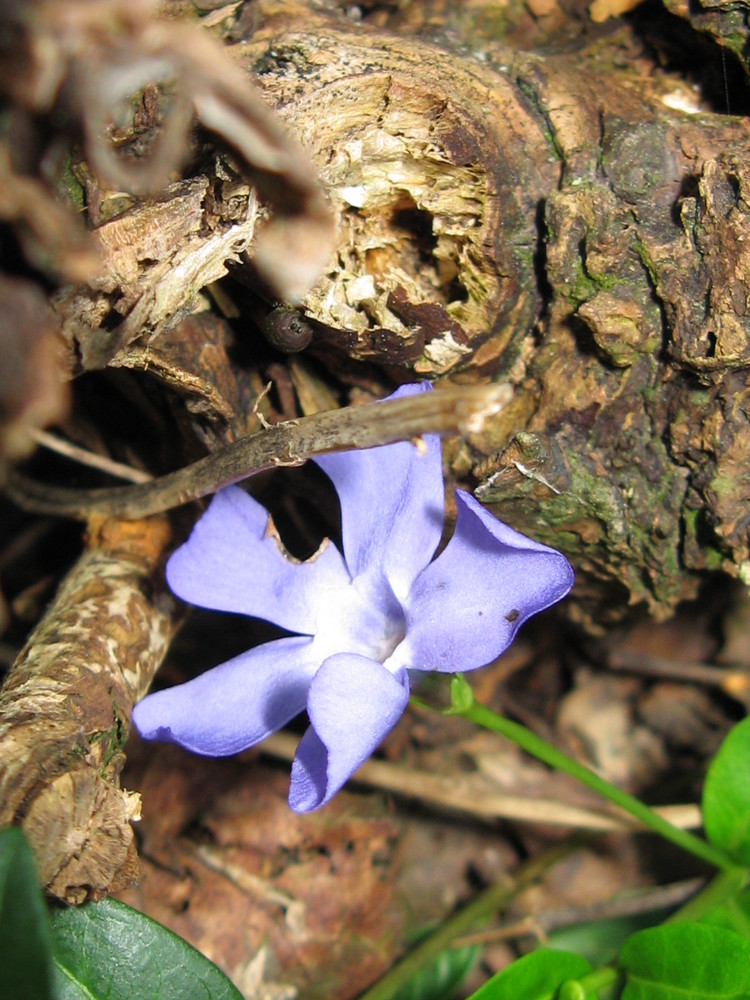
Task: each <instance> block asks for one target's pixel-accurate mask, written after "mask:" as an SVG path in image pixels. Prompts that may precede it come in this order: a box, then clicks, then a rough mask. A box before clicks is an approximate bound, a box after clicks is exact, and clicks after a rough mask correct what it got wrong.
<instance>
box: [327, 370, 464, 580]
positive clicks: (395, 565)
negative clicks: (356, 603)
mask: <svg viewBox="0 0 750 1000" xmlns="http://www.w3.org/2000/svg"><path fill="white" fill-rule="evenodd" d="M429 390H430V386H429V384H428V383H426V382H423V383H421V384H419V385H405V386H402V387H401V388H400V389H398V390H397V391H396V392H394V393H393V395H392V396H389V397H388V398H389V399H394V398H397V397H399V396H407V395H413V394H415V393H418V392H425V391H429ZM424 442H425V445H426V449H427V450H426V453H423V452H422V449H421V448H420V449H417V448H416V447H415V446H414V445H413V444H411V443H409V442H401V443H399V444H389V445H384V446H382V447H379V448H367V449H364V450H362V451H346V452H340V453H338V454H331V455H320V456H318V457H317V458H316V459H315V462H316V463H317V464H318V465H319V466H320V468H321V469H322V470H323V472H325V474H326V475H327V476H329V477H330V479H331V480H332V481H333V485H334V486H335V487H336V492H337V493H338V495H339V500H340V502H341V527H342V534H343V541H344V545H343V548H344V557H345V559H346V564H347V566H348V567H349V572H350V573H351V575H352V577H358V576H360V575H362V574H364V573H367V574H368V575H370V574H371V575H372V576H373V578H377V577H378V576H379V575H380V574H381V573H383V574H384V575H385V577H386V579H387V580H388V583H389V584H390V586H391V587H392V588H393V592H394V593H395V595H396V597H398V598H400V599H402V598H404V597H406V595H407V594H408V592H409V588H410V587H411V585H412V583H413V581H414V579H415V578H416V576H417V575H418V573H419V572H420V571H421V570H422V569H424V567H425V566H426V565H427V564H428V563H429V561H430V559H431V558H432V556H433V554H434V552H435V549H436V548H437V546H438V543H439V542H440V536H441V534H442V531H443V510H444V502H445V501H444V496H443V469H442V461H441V457H440V438H438V437H437V436H436V435H434V434H429V435H426V436H425V438H424Z"/></svg>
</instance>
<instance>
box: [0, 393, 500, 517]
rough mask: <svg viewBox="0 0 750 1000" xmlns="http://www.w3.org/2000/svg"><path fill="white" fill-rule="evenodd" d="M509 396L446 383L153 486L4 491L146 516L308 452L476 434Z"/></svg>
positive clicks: (16, 483)
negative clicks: (425, 436) (436, 389)
mask: <svg viewBox="0 0 750 1000" xmlns="http://www.w3.org/2000/svg"><path fill="white" fill-rule="evenodd" d="M511 395H512V393H511V389H510V387H509V386H507V385H474V386H451V387H446V388H445V389H443V390H441V391H440V392H436V393H434V394H433V393H429V394H427V395H422V396H417V397H411V398H405V399H394V400H388V401H386V402H382V403H373V404H368V405H364V406H351V407H346V408H345V409H341V410H334V411H329V412H324V413H316V414H313V415H312V416H309V417H303V418H302V419H300V420H290V421H287V422H286V423H283V424H276V425H275V426H273V427H269V428H267V429H266V430H263V431H260V432H259V433H258V434H253V435H251V436H250V437H247V438H243V439H241V440H240V441H236V442H235V443H234V444H231V445H229V446H228V447H227V448H225V449H224V450H223V451H221V452H218V453H217V454H214V455H209V456H207V457H206V458H203V459H200V460H199V461H198V462H194V463H193V464H192V465H189V466H186V467H185V468H183V469H178V470H177V472H173V473H170V474H169V475H166V476H162V477H160V478H159V479H157V480H155V481H153V482H148V483H141V484H137V485H135V486H121V487H114V488H112V489H100V490H75V489H66V488H64V487H52V486H45V485H44V484H41V483H37V482H35V481H33V480H30V479H28V478H26V477H25V476H23V475H21V474H20V473H16V472H11V473H10V474H9V478H8V483H7V485H6V492H7V493H8V495H9V496H10V497H11V499H13V500H14V501H15V502H16V503H17V504H18V505H19V506H20V507H23V508H24V509H25V510H29V511H35V512H36V513H40V514H53V515H55V516H61V517H78V518H86V517H88V516H90V515H91V514H100V515H104V516H117V517H123V518H139V517H148V516H149V515H151V514H156V513H160V512H162V511H165V510H169V509H170V508H172V507H178V506H180V505H181V504H185V503H188V501H190V500H196V499H198V498H199V497H203V496H207V495H208V494H209V493H215V492H216V491H217V490H218V489H220V488H221V487H223V486H230V485H231V484H233V483H237V482H240V481H241V480H243V479H247V478H248V477H249V476H251V475H254V474H255V473H257V472H262V471H264V470H266V469H273V468H276V467H278V466H282V465H283V466H288V465H302V463H303V462H306V461H307V459H309V458H311V457H312V456H313V455H320V454H324V453H326V452H331V451H348V450H351V449H356V448H372V447H375V446H376V445H382V444H390V443H391V442H393V441H404V440H408V439H409V438H417V437H419V436H420V435H422V434H428V433H430V434H450V433H455V432H457V431H463V432H471V431H476V430H477V429H478V427H480V426H481V422H482V420H483V419H484V418H485V417H488V416H491V415H492V414H494V413H497V412H498V411H499V410H500V409H502V407H503V406H505V405H506V404H507V403H508V402H509V401H510V398H511Z"/></svg>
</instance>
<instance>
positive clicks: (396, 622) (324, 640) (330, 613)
mask: <svg viewBox="0 0 750 1000" xmlns="http://www.w3.org/2000/svg"><path fill="white" fill-rule="evenodd" d="M321 603H322V604H323V606H322V607H321V609H320V611H319V612H318V627H317V632H316V636H315V641H316V643H321V644H322V647H323V649H322V653H323V656H324V657H325V656H332V655H333V654H334V653H358V654H359V655H360V656H367V657H368V658H369V659H371V660H377V661H378V663H385V661H386V660H387V659H388V658H389V657H390V656H391V654H392V653H393V651H394V650H395V649H396V647H397V646H398V645H399V643H400V642H401V640H402V639H403V638H404V635H405V634H406V619H405V617H404V612H403V609H402V607H401V605H400V603H399V602H398V600H397V599H396V597H395V595H394V593H393V591H392V590H391V588H390V587H389V586H388V584H387V583H386V582H385V581H384V580H383V581H380V582H379V584H378V586H377V587H373V586H369V587H368V586H366V584H365V583H364V581H363V578H362V577H358V578H357V579H356V580H354V581H353V582H352V583H351V584H350V586H348V587H346V588H341V589H336V590H335V591H333V592H331V593H330V594H328V595H326V599H325V601H324V602H321Z"/></svg>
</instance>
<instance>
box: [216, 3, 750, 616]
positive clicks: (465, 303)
mask: <svg viewBox="0 0 750 1000" xmlns="http://www.w3.org/2000/svg"><path fill="white" fill-rule="evenodd" d="M265 9H266V13H267V16H266V18H265V19H262V20H261V23H260V24H259V26H258V27H257V28H256V30H255V31H254V33H253V34H252V36H251V37H250V38H249V39H248V40H247V41H246V42H244V43H242V44H238V45H236V46H235V47H234V49H233V53H234V55H235V57H236V58H237V59H238V60H239V62H240V64H241V65H243V66H244V67H245V68H246V69H247V70H248V71H250V72H252V73H253V74H254V75H256V76H257V78H258V80H259V83H260V85H261V86H262V88H263V90H264V93H265V95H266V96H267V98H268V99H269V100H271V101H273V102H274V104H275V105H276V106H277V107H278V108H279V111H280V113H281V114H282V116H283V118H284V120H285V121H286V123H287V125H288V127H289V128H290V130H292V131H293V132H294V133H295V134H296V135H298V136H299V137H300V138H301V140H302V143H303V145H304V146H305V147H306V148H307V150H308V151H309V152H310V153H311V155H312V156H313V158H314V160H315V162H316V164H317V165H318V168H319V170H320V174H321V179H322V182H323V185H324V187H325V188H326V190H327V192H328V195H329V198H330V200H331V203H332V204H333V206H334V210H335V212H336V214H337V217H338V228H339V243H338V247H337V251H336V253H335V255H334V258H333V259H332V261H331V263H330V265H329V268H328V271H327V275H326V276H325V277H324V279H323V280H322V282H320V283H319V284H318V286H316V288H315V289H314V290H313V291H312V292H311V293H310V294H309V295H308V296H307V298H306V299H305V302H304V307H305V315H306V317H307V318H308V319H309V320H310V321H311V322H313V323H314V324H315V329H316V336H315V337H314V340H313V346H312V348H311V350H313V351H314V352H316V353H317V354H318V355H319V356H323V357H324V358H325V360H326V363H327V364H328V365H329V366H331V367H334V368H336V369H337V370H339V371H341V370H342V369H343V368H344V367H345V368H346V371H347V374H348V376H349V378H352V379H354V380H355V381H356V379H357V370H356V366H352V364H351V360H352V359H357V360H361V361H367V362H369V363H373V362H375V363H377V364H378V365H380V366H382V367H383V368H384V369H385V370H386V371H387V372H389V373H390V374H391V376H393V375H396V376H397V377H398V378H399V379H401V380H404V379H407V378H413V377H415V376H417V377H424V376H426V377H429V378H440V377H450V378H453V379H460V380H467V379H470V380H474V379H483V378H486V377H490V378H498V377H503V378H509V380H510V381H511V382H513V383H514V384H515V385H516V388H517V395H516V402H515V404H514V405H513V406H511V407H510V408H509V409H507V410H505V411H504V412H503V413H502V414H501V415H499V416H498V417H497V418H496V420H495V421H494V422H493V421H490V422H488V424H487V427H486V429H485V432H484V434H483V435H481V436H476V437H474V438H473V439H472V440H471V445H472V450H471V451H470V452H468V453H467V451H466V449H462V450H460V451H459V453H458V454H457V455H456V456H455V459H456V461H455V465H454V471H455V472H456V474H457V476H459V477H464V478H465V476H466V472H467V465H469V464H470V465H471V466H472V468H473V474H474V475H475V476H476V477H477V478H478V480H479V483H478V486H479V495H480V496H481V497H482V499H483V500H485V501H486V502H488V503H490V504H491V505H492V507H493V509H494V510H495V512H496V513H498V514H499V515H500V516H502V517H504V518H506V519H507V520H509V521H511V523H513V524H515V525H516V526H518V527H520V528H522V529H526V530H528V531H529V532H530V533H532V534H534V535H536V536H537V537H541V538H543V539H544V540H545V541H548V542H551V543H552V544H555V545H558V546H560V547H562V548H564V549H565V550H566V551H567V553H568V554H569V555H570V557H571V559H572V560H573V562H574V563H575V565H576V567H577V569H578V571H579V581H580V582H579V587H578V597H579V599H580V601H579V603H578V613H579V617H582V618H583V617H586V618H588V617H589V611H590V609H591V607H592V606H593V605H595V606H596V609H597V615H598V617H599V623H600V624H602V623H603V622H606V620H607V618H608V617H617V616H619V615H621V614H622V612H623V611H624V610H625V609H626V608H627V607H628V606H630V605H634V604H643V605H645V606H646V607H647V609H648V610H649V612H650V613H651V614H654V615H665V614H668V613H669V612H670V611H671V610H672V609H673V608H674V606H675V604H676V603H677V602H678V601H679V600H681V599H684V598H688V597H692V596H694V595H695V593H696V590H697V587H698V585H699V583H700V581H701V579H703V577H704V575H705V572H706V571H711V570H714V569H723V570H725V571H728V572H730V573H733V574H739V575H744V574H746V573H747V572H748V570H747V559H748V555H750V551H749V549H748V514H747V510H748V502H747V501H748V499H749V497H750V481H749V480H748V475H747V473H746V471H745V467H746V465H747V461H746V457H747V455H748V448H749V447H750V439H749V438H748V423H747V415H746V403H745V399H746V374H745V373H746V368H747V365H748V363H749V362H750V323H749V318H748V302H750V294H749V293H750V288H749V287H748V267H747V264H748V260H747V254H748V251H747V249H746V247H747V235H748V227H749V226H750V219H749V218H748V210H749V208H750V194H748V177H747V171H746V169H745V166H744V163H745V162H746V161H747V159H748V151H749V150H750V136H749V135H748V131H747V128H746V126H745V123H744V121H741V120H732V119H728V118H726V117H724V116H721V115H718V114H712V113H710V112H709V111H708V110H706V109H705V108H702V107H700V106H698V105H697V104H696V103H695V102H696V98H695V94H694V93H693V94H692V102H693V106H692V107H691V108H690V110H689V111H685V110H683V108H684V107H685V102H686V101H687V99H688V93H689V92H688V90H687V88H683V89H682V90H680V87H679V84H677V85H676V83H675V79H674V78H673V77H669V78H667V77H663V78H662V77H659V76H658V75H649V76H646V75H642V74H639V73H638V72H637V71H636V70H634V69H627V70H617V69H616V68H615V67H614V66H613V65H612V62H613V61H614V58H615V55H616V51H617V47H616V46H610V48H609V49H608V48H607V45H606V44H605V42H602V41H599V42H595V43H592V44H591V45H589V47H588V48H586V49H585V50H582V51H579V52H578V53H576V55H575V57H570V56H550V55H546V56H544V57H542V56H540V55H535V54H519V53H513V52H511V51H509V50H506V49H504V48H502V47H501V46H500V45H499V44H498V43H496V42H495V43H491V44H490V43H487V44H486V45H485V49H484V51H483V52H481V53H480V56H481V58H478V57H477V54H476V52H473V53H472V54H466V53H465V52H457V51H455V50H452V49H451V48H450V47H448V46H447V45H446V44H445V43H443V44H442V45H437V44H435V43H434V42H427V41H424V40H421V39H420V38H419V37H409V38H405V37H403V36H395V35H393V36H389V35H387V34H386V33H384V32H382V31H375V30H372V29H370V28H368V27H367V26H363V25H358V26H356V27H352V26H351V25H350V24H349V23H347V22H346V21H345V19H344V18H339V19H338V20H337V19H335V18H331V17H322V16H319V17H318V19H317V21H316V20H315V16H314V15H312V14H311V13H310V12H309V11H307V12H305V15H304V17H300V18H299V19H297V20H294V18H290V16H289V13H288V8H287V10H286V11H285V12H284V13H278V9H279V8H278V5H274V4H267V5H266V7H265ZM275 12H276V13H275ZM274 14H275V16H274ZM676 93H677V97H676V96H675V94H676ZM678 98H679V99H678ZM337 358H338V359H339V360H338V361H337V360H336V359H337ZM343 358H345V359H346V361H345V363H344V361H342V360H341V359H343ZM591 601H593V605H592V604H591Z"/></svg>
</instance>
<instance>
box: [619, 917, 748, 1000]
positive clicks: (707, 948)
mask: <svg viewBox="0 0 750 1000" xmlns="http://www.w3.org/2000/svg"><path fill="white" fill-rule="evenodd" d="M620 965H621V966H622V968H623V969H624V970H625V971H626V973H627V980H626V983H625V989H624V990H623V993H622V1000H686V998H689V1000H719V998H721V1000H747V998H748V997H750V942H749V941H745V939H744V938H741V937H740V936H739V934H735V933H734V931H728V930H725V929H724V928H723V927H712V926H710V925H709V924H687V923H686V924H682V923H675V924H663V925H662V926H661V927H651V928H649V929H648V930H645V931H638V932H637V933H636V934H634V935H633V936H632V937H631V938H629V939H628V940H627V941H626V942H625V944H624V945H623V948H622V951H621V952H620Z"/></svg>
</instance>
